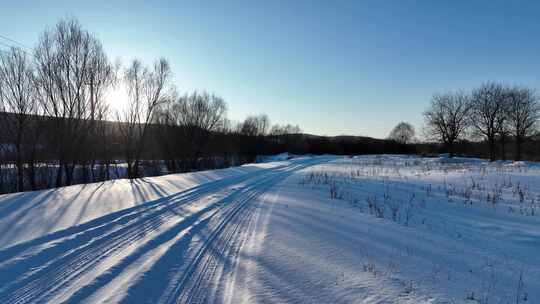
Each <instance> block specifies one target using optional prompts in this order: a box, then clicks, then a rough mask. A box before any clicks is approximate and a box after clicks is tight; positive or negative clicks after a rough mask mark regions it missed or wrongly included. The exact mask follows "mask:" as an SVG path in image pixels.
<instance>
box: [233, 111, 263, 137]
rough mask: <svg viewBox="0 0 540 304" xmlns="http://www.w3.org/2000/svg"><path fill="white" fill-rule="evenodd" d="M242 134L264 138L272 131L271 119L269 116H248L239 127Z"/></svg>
mask: <svg viewBox="0 0 540 304" xmlns="http://www.w3.org/2000/svg"><path fill="white" fill-rule="evenodd" d="M239 128H240V130H239V132H240V134H243V135H247V136H264V135H266V134H268V131H269V129H270V119H269V118H268V115H266V114H261V115H258V116H248V117H247V118H246V119H245V120H244V122H242V124H241V125H240V126H239Z"/></svg>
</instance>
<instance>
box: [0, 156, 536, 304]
mask: <svg viewBox="0 0 540 304" xmlns="http://www.w3.org/2000/svg"><path fill="white" fill-rule="evenodd" d="M271 160H276V161H273V162H268V163H262V164H253V165H245V166H241V167H236V168H229V169H223V170H215V171H206V172H198V173H189V174H177V175H167V176H161V177H155V178H144V179H139V180H135V181H134V182H129V181H127V180H116V181H109V182H104V183H97V184H88V185H77V186H71V187H65V188H61V189H56V190H45V191H39V192H28V193H20V194H9V195H3V196H0V232H1V233H0V303H486V304H487V303H525V304H526V303H540V165H538V164H535V163H525V162H520V163H512V162H495V163H488V162H485V161H482V160H477V159H461V158H456V159H447V158H417V157H408V156H359V157H353V158H348V157H335V156H320V157H297V158H293V159H288V157H276V158H274V159H271Z"/></svg>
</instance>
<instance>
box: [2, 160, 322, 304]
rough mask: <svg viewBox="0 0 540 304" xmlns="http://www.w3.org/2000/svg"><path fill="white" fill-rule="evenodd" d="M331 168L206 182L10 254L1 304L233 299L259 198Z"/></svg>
mask: <svg viewBox="0 0 540 304" xmlns="http://www.w3.org/2000/svg"><path fill="white" fill-rule="evenodd" d="M327 160H329V158H324V157H319V158H300V159H297V160H294V161H291V162H289V163H288V164H285V165H281V166H278V167H275V168H271V169H264V170H261V171H257V172H253V173H246V174H243V175H240V176H237V177H232V178H224V179H221V180H217V181H214V182H208V183H205V184H202V185H199V186H196V187H194V188H192V189H189V190H187V191H184V192H181V193H178V194H174V195H171V196H168V197H164V198H160V199H157V200H154V201H150V202H146V203H144V204H141V205H139V206H136V207H133V208H129V209H125V210H121V211H118V212H114V213H112V214H108V215H106V216H102V217H100V218H97V219H94V220H92V221H90V222H87V223H84V224H81V225H78V226H74V227H70V228H68V229H65V230H61V231H57V232H54V233H51V234H48V235H45V236H43V237H39V238H37V239H33V240H30V241H28V242H24V243H21V244H18V245H15V246H12V247H9V248H6V249H3V250H2V251H0V303H13V304H15V303H44V302H51V303H63V302H65V303H83V302H89V303H95V302H111V303H117V302H123V303H201V302H220V301H223V299H224V298H226V297H229V298H230V297H231V295H230V294H229V295H225V294H224V291H225V290H230V289H231V288H230V279H231V278H232V277H233V276H232V274H233V273H234V269H235V267H236V262H237V259H238V254H239V251H240V249H241V247H242V245H243V244H244V243H245V242H246V239H247V236H248V235H249V231H248V230H247V228H248V227H251V226H252V225H251V223H252V222H253V218H254V214H255V206H256V205H257V203H258V202H257V200H258V198H260V197H261V195H262V194H264V193H265V192H266V191H267V190H269V189H270V188H272V187H273V186H274V185H276V184H277V183H279V182H280V181H283V180H284V179H286V178H287V177H288V176H290V175H291V174H293V173H295V172H297V171H298V170H301V169H303V168H306V167H308V166H311V165H313V164H317V163H322V162H325V161H327ZM227 285H229V288H226V287H227ZM233 289H234V288H233Z"/></svg>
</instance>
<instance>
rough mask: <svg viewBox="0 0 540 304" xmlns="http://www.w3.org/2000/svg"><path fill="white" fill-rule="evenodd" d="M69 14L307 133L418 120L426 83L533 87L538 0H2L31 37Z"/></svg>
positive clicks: (430, 86) (237, 104) (10, 26)
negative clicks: (504, 84)
mask: <svg viewBox="0 0 540 304" xmlns="http://www.w3.org/2000/svg"><path fill="white" fill-rule="evenodd" d="M66 16H74V17H76V18H78V19H79V20H80V22H81V23H82V24H83V26H84V27H85V28H86V29H88V30H89V31H91V32H93V33H95V34H96V35H97V36H98V37H99V38H100V39H101V40H102V42H103V44H104V47H105V49H106V51H107V53H108V54H109V56H110V57H111V58H112V59H115V58H120V59H121V60H122V61H123V62H124V63H127V62H128V61H129V60H130V59H132V58H139V59H141V60H143V61H145V62H147V63H151V62H152V61H153V60H155V59H156V58H158V57H160V56H164V57H166V58H168V59H169V60H170V63H171V65H172V68H173V72H174V76H175V79H174V81H175V83H176V84H177V85H178V88H179V90H180V91H181V92H187V91H191V90H194V89H206V90H209V91H210V92H215V93H216V94H218V95H221V96H222V97H223V98H225V100H226V101H227V103H228V105H229V117H230V118H231V119H233V120H238V121H239V120H242V119H243V118H244V117H245V116H246V115H249V114H259V113H267V114H268V115H269V116H270V118H271V119H272V122H275V123H293V124H299V125H300V126H301V127H302V129H303V130H304V131H305V132H308V133H314V134H321V135H338V134H351V135H368V136H373V137H385V136H386V135H387V134H388V133H389V131H390V130H391V129H392V127H393V126H394V125H395V124H396V123H398V122H399V121H402V120H403V121H409V122H411V123H413V124H414V125H415V126H416V127H417V129H420V128H421V126H422V111H423V110H424V109H425V108H426V106H427V104H428V102H429V100H430V96H431V95H432V94H433V93H435V92H444V91H447V90H451V89H457V88H463V89H470V88H472V87H474V86H477V85H479V84H481V83H482V82H484V81H488V80H493V81H506V82H508V83H510V84H521V85H528V86H531V87H533V88H540V1H518V0H516V1H428V0H426V1H407V0H403V1H398V0H396V1H384V0H374V1H352V0H351V1H339V0H338V1H330V0H328V1H300V0H297V1H289V0H283V1H277V0H276V1H116V0H92V1H89V0H86V1H24V0H19V1H11V0H2V1H1V3H0V35H4V36H7V37H10V38H13V39H15V40H17V41H20V42H22V43H24V44H26V45H28V46H33V45H35V42H36V41H37V38H38V36H39V34H40V33H41V32H42V31H43V29H44V28H45V27H47V26H52V25H54V24H55V23H56V22H57V21H58V20H59V19H60V18H62V17H66ZM0 42H6V41H5V40H1V39H0ZM1 47H2V46H1V45H0V48H1Z"/></svg>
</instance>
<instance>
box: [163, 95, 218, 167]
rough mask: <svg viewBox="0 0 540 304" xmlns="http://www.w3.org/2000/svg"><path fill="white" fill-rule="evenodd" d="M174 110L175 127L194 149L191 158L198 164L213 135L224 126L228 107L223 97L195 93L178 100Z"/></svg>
mask: <svg viewBox="0 0 540 304" xmlns="http://www.w3.org/2000/svg"><path fill="white" fill-rule="evenodd" d="M173 109H174V111H173V113H174V114H173V119H174V121H175V125H177V126H179V127H180V129H181V130H182V134H183V136H184V138H185V139H186V140H187V142H188V143H189V144H190V146H191V147H192V148H191V149H190V150H191V152H190V153H189V154H190V158H192V160H193V161H195V162H196V161H197V158H198V157H200V155H201V154H202V151H203V149H204V148H205V144H206V143H207V142H208V140H209V138H210V137H211V135H212V133H213V132H215V131H216V130H218V129H219V128H220V127H221V126H222V125H223V123H224V119H225V114H226V112H227V106H226V104H225V102H224V101H223V99H222V98H221V97H218V96H216V95H213V94H208V93H206V92H203V93H198V92H194V93H192V94H190V95H187V94H186V95H184V96H182V97H180V98H178V100H177V101H176V103H175V104H174V106H173Z"/></svg>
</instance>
